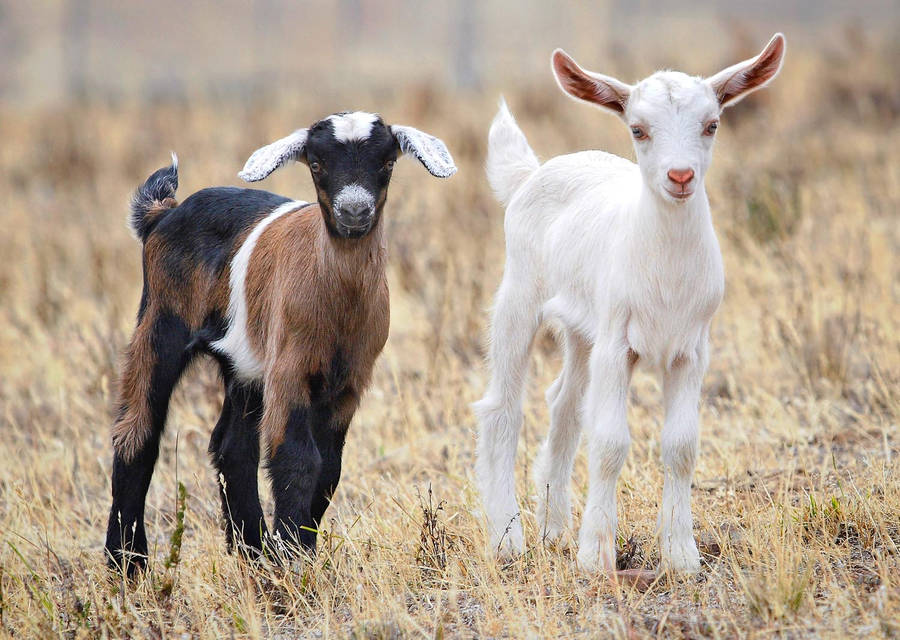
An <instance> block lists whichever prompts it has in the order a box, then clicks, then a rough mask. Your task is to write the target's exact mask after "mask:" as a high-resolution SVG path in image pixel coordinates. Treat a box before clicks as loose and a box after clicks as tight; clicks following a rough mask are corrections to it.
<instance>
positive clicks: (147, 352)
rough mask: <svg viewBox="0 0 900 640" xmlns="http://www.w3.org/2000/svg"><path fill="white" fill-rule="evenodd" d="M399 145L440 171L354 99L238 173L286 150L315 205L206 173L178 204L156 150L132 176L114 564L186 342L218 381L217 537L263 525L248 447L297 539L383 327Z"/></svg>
mask: <svg viewBox="0 0 900 640" xmlns="http://www.w3.org/2000/svg"><path fill="white" fill-rule="evenodd" d="M400 153H408V154H412V155H413V156H415V157H416V158H417V159H418V160H420V161H421V162H422V164H423V165H424V166H425V167H426V168H427V169H428V171H429V172H431V173H432V174H433V175H435V176H437V177H442V178H446V177H449V176H451V175H453V173H455V172H456V167H455V166H454V164H453V160H452V158H451V157H450V154H449V152H448V151H447V148H446V146H445V145H444V143H443V142H441V141H440V140H438V139H437V138H434V137H432V136H429V135H427V134H425V133H422V132H421V131H418V130H416V129H413V128H411V127H402V126H388V125H386V124H385V123H384V122H383V121H382V119H381V118H380V117H379V116H377V115H374V114H370V113H363V112H355V113H339V114H336V115H332V116H330V117H328V118H325V119H324V120H321V121H319V122H317V123H315V124H314V125H312V126H311V127H309V128H307V129H300V130H298V131H295V132H294V133H292V134H291V135H289V136H287V137H286V138H283V139H281V140H278V141H277V142H274V143H272V144H270V145H268V146H265V147H263V148H261V149H259V150H257V151H256V152H255V153H253V155H252V156H251V157H250V159H249V160H248V161H247V163H246V166H245V167H244V170H243V171H242V172H241V173H240V176H241V177H242V178H243V179H244V180H247V181H251V182H253V181H257V180H262V179H263V178H265V177H266V176H268V175H269V174H270V173H271V172H272V171H274V170H275V169H277V168H278V167H281V166H282V165H284V164H285V163H287V162H289V161H292V160H297V161H300V162H303V163H305V164H306V165H308V167H309V169H310V172H311V173H312V179H313V183H314V185H315V189H316V195H317V203H315V204H310V203H306V202H299V201H292V200H289V199H288V198H285V197H282V196H279V195H276V194H273V193H269V192H266V191H259V190H254V189H240V188H234V187H218V188H210V189H203V190H201V191H198V192H197V193H195V194H193V195H191V196H190V197H188V198H187V199H186V200H185V201H184V202H183V203H181V205H178V204H177V202H176V201H175V190H176V189H177V186H178V167H177V163H176V162H175V161H174V155H173V164H172V166H170V167H167V168H164V169H160V170H159V171H157V172H156V173H154V174H153V175H152V176H150V178H149V179H148V180H147V181H146V183H145V184H144V185H143V186H141V187H140V188H139V189H138V190H137V192H136V194H135V196H134V200H133V203H132V213H131V220H130V224H131V227H132V229H133V230H134V232H135V234H136V235H137V236H138V237H139V238H140V240H141V241H142V242H143V246H144V249H143V265H144V288H143V293H142V295H141V302H140V309H139V311H138V318H137V328H136V329H135V332H134V335H133V337H132V339H131V343H130V345H129V347H128V351H127V353H126V356H125V362H124V367H123V370H122V377H121V388H120V399H119V413H118V417H117V419H116V421H115V424H114V426H113V433H112V440H113V446H114V460H113V472H112V498H113V500H112V508H111V509H110V515H109V525H108V530H107V535H106V552H107V554H108V558H109V562H110V564H111V565H114V566H117V567H120V568H125V569H126V570H127V571H128V573H129V574H131V573H133V571H134V569H135V568H136V567H138V566H141V567H142V566H144V565H145V564H146V560H147V537H146V533H145V530H144V502H145V498H146V494H147V489H148V487H149V485H150V478H151V476H152V474H153V467H154V464H155V462H156V458H157V455H158V453H159V443H160V436H161V434H162V432H163V427H164V425H165V421H166V414H167V411H168V405H169V397H170V395H171V393H172V390H173V389H174V387H175V385H176V383H177V382H178V379H179V378H180V376H181V374H182V373H183V372H184V370H185V368H186V367H187V366H188V365H189V364H190V362H191V361H192V360H193V359H194V358H195V357H196V356H198V355H199V354H203V353H205V354H209V355H211V356H212V357H213V358H215V359H216V360H218V362H219V364H220V367H221V372H222V377H223V380H224V384H225V400H224V404H223V407H222V414H221V417H220V418H219V421H218V423H217V424H216V427H215V429H214V430H213V433H212V438H211V440H210V444H209V452H210V454H211V456H212V459H213V463H214V465H215V467H216V468H217V470H218V472H219V479H220V483H219V484H220V494H221V496H220V497H221V502H222V513H223V518H224V523H225V530H226V537H227V541H228V546H229V548H230V549H231V548H233V547H234V545H235V543H237V544H238V546H239V547H240V548H241V549H243V550H246V551H248V552H250V553H258V552H259V551H260V550H261V549H262V547H263V543H264V541H265V540H266V539H267V535H268V534H267V529H266V524H265V520H264V518H263V512H262V508H261V506H260V502H259V495H258V491H257V467H258V466H259V460H260V453H261V452H260V449H261V448H262V452H263V454H264V456H265V458H266V464H267V467H268V475H269V478H270V480H271V483H272V491H273V494H274V499H275V522H274V538H275V539H276V540H280V541H283V542H288V543H292V544H295V545H300V546H302V547H304V548H307V549H311V550H314V549H315V542H316V529H317V528H318V524H319V522H320V521H321V519H322V516H323V513H324V512H325V509H326V507H327V506H328V503H329V500H330V498H331V496H332V494H333V492H334V490H335V488H336V487H337V484H338V479H339V477H340V473H341V453H342V450H343V446H344V439H345V436H346V433H347V429H348V427H349V424H350V420H351V418H352V417H353V414H354V412H355V410H356V408H357V406H358V405H359V401H360V396H361V395H362V393H363V391H364V390H365V388H366V386H367V384H368V382H369V378H370V375H371V372H372V367H373V364H374V362H375V359H376V357H377V356H378V354H379V353H380V351H381V349H382V347H383V346H384V343H385V341H386V339H387V335H388V322H389V306H388V302H389V301H388V289H387V281H386V278H385V260H386V256H385V240H384V232H383V229H384V225H383V224H382V222H381V217H382V212H383V209H384V204H385V200H386V198H387V189H388V184H389V182H390V179H391V173H392V170H393V167H394V161H395V160H396V159H397V157H398V155H399V154H400ZM260 445H262V447H261V446H260Z"/></svg>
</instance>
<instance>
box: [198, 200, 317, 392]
mask: <svg viewBox="0 0 900 640" xmlns="http://www.w3.org/2000/svg"><path fill="white" fill-rule="evenodd" d="M307 204H309V203H308V202H300V201H291V202H285V203H284V204H283V205H280V206H279V207H277V208H275V209H273V210H272V212H271V213H270V214H269V215H267V216H266V217H265V218H263V219H262V220H260V221H259V222H258V223H257V224H256V227H254V229H253V231H251V232H250V235H248V236H247V239H246V240H244V244H242V245H241V248H240V249H239V250H238V252H237V253H236V254H234V258H232V260H231V274H230V275H229V278H228V281H229V282H228V283H229V285H230V286H231V292H230V295H229V299H228V329H227V331H226V332H225V335H224V336H222V339H221V340H216V341H215V342H213V343H211V344H210V345H209V346H210V347H212V348H213V349H214V350H215V351H218V352H219V353H222V354H224V355H226V356H228V357H229V358H230V359H231V363H232V366H233V368H234V372H235V374H236V375H237V377H238V378H240V379H241V380H245V381H251V380H259V379H260V378H262V375H263V365H262V363H261V362H260V361H259V358H258V357H257V354H256V353H255V352H254V350H253V347H252V346H250V340H249V339H248V337H247V284H246V280H247V268H248V267H249V266H250V257H251V256H252V255H253V249H254V248H255V247H256V241H257V240H259V236H261V235H262V232H263V231H265V229H266V227H268V226H269V225H270V224H272V223H273V222H275V221H276V220H277V219H278V218H280V217H281V216H283V215H284V214H286V213H290V212H291V211H296V210H297V209H300V208H301V207H304V206H306V205H307Z"/></svg>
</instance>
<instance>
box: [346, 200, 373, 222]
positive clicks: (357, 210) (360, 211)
mask: <svg viewBox="0 0 900 640" xmlns="http://www.w3.org/2000/svg"><path fill="white" fill-rule="evenodd" d="M368 213H369V205H367V204H364V203H356V204H345V205H343V206H342V207H341V215H344V216H347V217H348V218H352V219H355V220H359V219H360V218H363V217H365V216H366V215H367V214H368Z"/></svg>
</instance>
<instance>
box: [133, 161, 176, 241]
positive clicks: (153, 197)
mask: <svg viewBox="0 0 900 640" xmlns="http://www.w3.org/2000/svg"><path fill="white" fill-rule="evenodd" d="M177 189H178V156H176V155H175V154H174V153H173V154H172V164H171V165H170V166H168V167H164V168H162V169H159V170H158V171H156V172H155V173H154V174H153V175H152V176H150V177H149V178H147V181H146V182H144V184H142V185H141V186H140V187H138V189H137V191H135V192H134V195H133V196H132V197H131V215H130V216H129V218H128V224H129V226H130V227H131V229H132V231H134V234H135V235H136V236H137V237H138V238H140V240H141V242H146V240H147V236H148V235H150V232H151V231H152V230H153V227H154V226H155V225H156V223H157V222H159V219H160V217H161V216H162V214H163V213H165V212H166V211H168V210H169V209H173V208H175V207H177V206H178V201H177V200H175V191H176V190H177Z"/></svg>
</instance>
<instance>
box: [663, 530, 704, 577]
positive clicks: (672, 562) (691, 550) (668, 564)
mask: <svg viewBox="0 0 900 640" xmlns="http://www.w3.org/2000/svg"><path fill="white" fill-rule="evenodd" d="M661 555H662V559H661V560H660V563H659V571H660V572H665V571H671V572H673V573H697V572H699V571H700V552H699V551H697V545H696V544H695V543H694V539H693V538H691V539H690V540H689V541H686V542H684V543H681V544H672V545H670V546H669V548H668V549H666V548H663V549H661Z"/></svg>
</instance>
